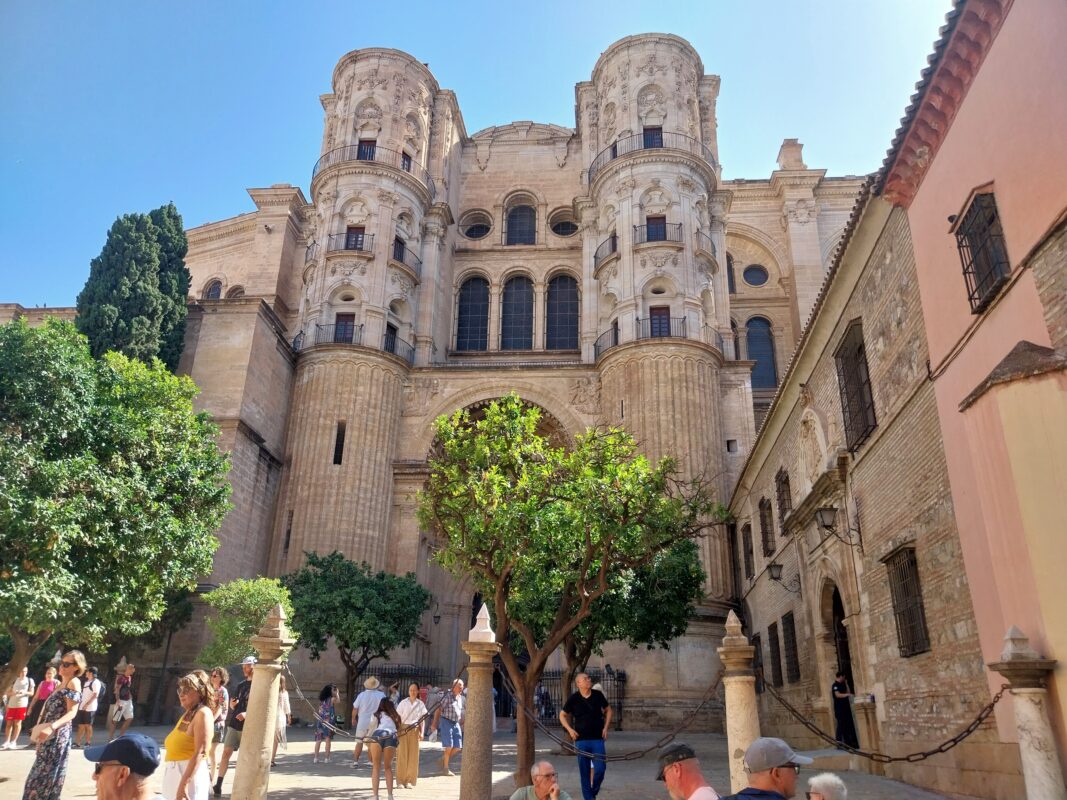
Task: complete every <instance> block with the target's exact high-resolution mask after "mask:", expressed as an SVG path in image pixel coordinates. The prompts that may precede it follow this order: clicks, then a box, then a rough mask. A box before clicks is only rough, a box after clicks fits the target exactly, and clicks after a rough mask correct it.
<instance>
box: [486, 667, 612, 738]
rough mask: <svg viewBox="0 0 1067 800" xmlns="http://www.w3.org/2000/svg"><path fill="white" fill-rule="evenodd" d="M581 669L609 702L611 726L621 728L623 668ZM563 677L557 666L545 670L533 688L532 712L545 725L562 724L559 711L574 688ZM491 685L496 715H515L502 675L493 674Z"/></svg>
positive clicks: (499, 668) (513, 701)
mask: <svg viewBox="0 0 1067 800" xmlns="http://www.w3.org/2000/svg"><path fill="white" fill-rule="evenodd" d="M497 669H498V672H499V670H502V669H503V667H502V666H500V665H498V667H497ZM585 672H586V674H587V675H588V676H589V678H590V679H591V680H592V681H593V685H594V686H595V687H596V688H598V689H599V690H600V691H601V692H603V694H604V696H605V697H606V698H607V699H608V703H610V704H611V708H612V713H613V714H614V720H615V730H622V711H623V707H624V706H625V702H626V670H621V669H618V670H616V669H611V668H610V667H605V668H604V669H599V668H597V667H590V668H588V669H586V671H585ZM563 678H564V674H563V672H562V671H560V670H545V671H544V673H542V675H541V682H540V683H539V684H538V685H537V688H536V689H535V690H534V713H535V714H536V715H537V718H538V719H539V720H541V722H542V723H543V724H544V725H545V726H547V727H556V728H559V727H562V726H561V725H560V722H559V712H560V710H561V709H562V708H563V705H564V703H566V702H567V698H568V697H570V696H571V694H572V693H573V692H574V691H575V687H574V686H564V685H563ZM493 686H494V688H496V689H497V695H496V715H497V716H498V717H514V716H516V711H517V709H516V708H515V700H514V698H513V697H512V696H511V695H510V694H509V693H508V691H507V690H506V688H505V687H506V686H507V683H506V681H505V679H504V677H503V676H502V675H500V674H495V675H494V676H493ZM520 713H521V712H520Z"/></svg>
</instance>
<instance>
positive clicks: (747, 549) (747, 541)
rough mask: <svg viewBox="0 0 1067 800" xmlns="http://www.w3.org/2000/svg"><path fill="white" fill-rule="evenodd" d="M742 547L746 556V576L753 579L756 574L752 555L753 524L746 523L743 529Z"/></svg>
mask: <svg viewBox="0 0 1067 800" xmlns="http://www.w3.org/2000/svg"><path fill="white" fill-rule="evenodd" d="M741 548H742V550H743V551H744V556H745V577H746V578H749V579H751V578H752V576H753V575H755V574H756V570H755V568H754V565H753V560H754V559H753V557H752V526H751V525H748V524H746V525H745V527H743V528H742V529H741Z"/></svg>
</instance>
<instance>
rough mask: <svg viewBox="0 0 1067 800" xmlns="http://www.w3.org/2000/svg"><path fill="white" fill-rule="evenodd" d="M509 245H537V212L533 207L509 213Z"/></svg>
mask: <svg viewBox="0 0 1067 800" xmlns="http://www.w3.org/2000/svg"><path fill="white" fill-rule="evenodd" d="M507 243H508V244H537V212H536V211H535V210H534V207H533V206H515V207H513V208H512V209H510V210H509V211H508V238H507Z"/></svg>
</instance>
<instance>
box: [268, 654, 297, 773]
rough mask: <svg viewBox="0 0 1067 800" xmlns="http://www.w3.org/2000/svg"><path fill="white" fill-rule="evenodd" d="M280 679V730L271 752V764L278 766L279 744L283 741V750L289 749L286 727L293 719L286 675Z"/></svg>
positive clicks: (275, 735)
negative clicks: (286, 686)
mask: <svg viewBox="0 0 1067 800" xmlns="http://www.w3.org/2000/svg"><path fill="white" fill-rule="evenodd" d="M278 680H279V681H280V683H279V684H278V730H277V731H276V732H275V734H274V749H273V750H272V751H271V754H270V765H271V766H272V767H276V766H278V765H277V764H276V763H275V760H276V759H277V758H278V744H279V743H281V746H282V750H285V749H287V748H288V746H289V742H288V740H287V739H286V738H285V729H286V727H287V726H288V725H290V724H291V723H292V721H293V709H292V707H291V706H290V705H289V692H288V690H287V689H286V688H285V676H284V675H280V676H279V677H278Z"/></svg>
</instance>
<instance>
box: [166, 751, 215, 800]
mask: <svg viewBox="0 0 1067 800" xmlns="http://www.w3.org/2000/svg"><path fill="white" fill-rule="evenodd" d="M187 766H189V762H188V760H186V761H164V762H163V796H164V797H165V798H167V800H175V798H177V796H178V784H179V783H181V781H182V775H183V774H184V773H185V768H186V767H187ZM185 793H186V795H188V797H189V800H209V796H210V794H211V778H210V777H209V776H208V771H207V761H205V760H204V759H200V765H199V766H198V767H197V768H196V772H194V773H193V777H192V780H190V781H189V783H187V784H186V785H185Z"/></svg>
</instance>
